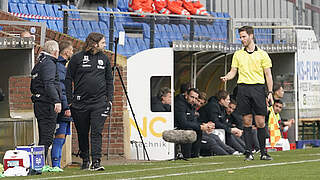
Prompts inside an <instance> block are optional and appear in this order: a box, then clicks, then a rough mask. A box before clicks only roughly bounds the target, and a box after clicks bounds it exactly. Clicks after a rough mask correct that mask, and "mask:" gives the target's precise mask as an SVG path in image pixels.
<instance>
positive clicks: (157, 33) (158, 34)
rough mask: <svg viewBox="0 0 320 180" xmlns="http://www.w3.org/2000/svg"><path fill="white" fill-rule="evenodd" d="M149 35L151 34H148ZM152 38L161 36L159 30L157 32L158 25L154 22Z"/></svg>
mask: <svg viewBox="0 0 320 180" xmlns="http://www.w3.org/2000/svg"><path fill="white" fill-rule="evenodd" d="M150 36H151V34H150ZM154 38H155V39H160V38H161V34H160V32H159V30H158V27H157V26H156V24H155V26H154Z"/></svg>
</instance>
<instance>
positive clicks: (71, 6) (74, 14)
mask: <svg viewBox="0 0 320 180" xmlns="http://www.w3.org/2000/svg"><path fill="white" fill-rule="evenodd" d="M70 9H77V8H76V7H75V6H74V5H70ZM71 17H72V18H74V19H78V20H80V19H81V17H80V13H79V12H78V11H71Z"/></svg>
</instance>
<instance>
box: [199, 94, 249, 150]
mask: <svg viewBox="0 0 320 180" xmlns="http://www.w3.org/2000/svg"><path fill="white" fill-rule="evenodd" d="M229 103H230V96H229V93H228V92H226V91H224V90H220V91H219V92H218V93H217V96H216V97H214V96H213V97H211V98H210V99H209V101H208V103H207V104H206V105H205V106H203V107H202V108H200V110H199V113H200V119H201V120H204V122H209V121H211V122H213V123H215V126H216V129H224V130H225V132H226V144H228V145H229V146H231V147H232V148H234V149H235V150H237V151H239V152H241V153H244V151H245V150H244V148H243V147H242V146H241V145H240V144H239V143H238V142H237V141H236V139H235V138H236V137H240V136H241V135H242V130H240V129H238V128H236V127H231V126H229V125H228V123H227V121H226V120H227V116H226V110H225V108H226V107H228V105H229ZM235 136H236V137H235Z"/></svg>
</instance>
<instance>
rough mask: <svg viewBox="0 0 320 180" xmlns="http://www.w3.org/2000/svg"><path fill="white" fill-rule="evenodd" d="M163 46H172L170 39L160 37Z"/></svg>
mask: <svg viewBox="0 0 320 180" xmlns="http://www.w3.org/2000/svg"><path fill="white" fill-rule="evenodd" d="M160 42H161V45H162V46H161V47H170V45H169V41H168V39H160Z"/></svg>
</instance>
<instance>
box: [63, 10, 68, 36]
mask: <svg viewBox="0 0 320 180" xmlns="http://www.w3.org/2000/svg"><path fill="white" fill-rule="evenodd" d="M68 16H69V14H68V12H67V11H63V34H68V19H69V17H68Z"/></svg>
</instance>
